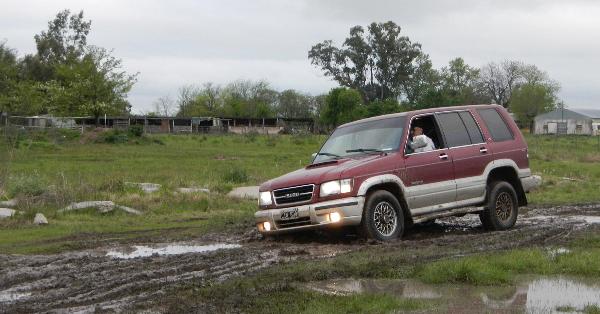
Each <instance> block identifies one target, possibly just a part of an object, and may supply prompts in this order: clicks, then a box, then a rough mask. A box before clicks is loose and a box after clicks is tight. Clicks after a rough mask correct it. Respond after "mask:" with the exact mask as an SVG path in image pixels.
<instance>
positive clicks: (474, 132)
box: [459, 111, 484, 144]
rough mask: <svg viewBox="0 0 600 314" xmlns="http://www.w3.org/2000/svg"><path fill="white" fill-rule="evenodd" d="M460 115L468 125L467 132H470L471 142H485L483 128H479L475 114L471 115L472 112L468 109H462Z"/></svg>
mask: <svg viewBox="0 0 600 314" xmlns="http://www.w3.org/2000/svg"><path fill="white" fill-rule="evenodd" d="M459 115H460V117H461V118H462V120H463V122H464V123H465V126H466V127H467V132H469V137H470V138H471V143H472V144H479V143H483V142H484V140H483V135H481V130H480V129H479V126H478V125H477V123H476V122H475V119H473V116H472V115H471V113H470V112H468V111H462V112H460V113H459Z"/></svg>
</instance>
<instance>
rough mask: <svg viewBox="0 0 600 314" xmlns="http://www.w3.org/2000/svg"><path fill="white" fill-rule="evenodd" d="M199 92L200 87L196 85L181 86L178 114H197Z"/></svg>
mask: <svg viewBox="0 0 600 314" xmlns="http://www.w3.org/2000/svg"><path fill="white" fill-rule="evenodd" d="M198 94H199V92H198V88H197V87H196V86H194V85H185V86H182V87H180V88H179V93H178V95H177V107H178V111H177V116H180V117H190V116H193V115H195V114H194V113H195V112H196V111H197V108H196V105H197V103H196V98H197V97H198Z"/></svg>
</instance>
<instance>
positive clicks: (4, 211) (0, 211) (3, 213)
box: [0, 208, 17, 219]
mask: <svg viewBox="0 0 600 314" xmlns="http://www.w3.org/2000/svg"><path fill="white" fill-rule="evenodd" d="M16 213H17V211H16V210H14V209H10V208H0V219H1V218H8V217H12V216H14V215H15V214H16Z"/></svg>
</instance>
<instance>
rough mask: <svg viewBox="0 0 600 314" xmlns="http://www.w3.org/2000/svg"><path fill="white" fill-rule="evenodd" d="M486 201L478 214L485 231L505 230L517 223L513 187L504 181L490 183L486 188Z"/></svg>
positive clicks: (517, 212)
mask: <svg viewBox="0 0 600 314" xmlns="http://www.w3.org/2000/svg"><path fill="white" fill-rule="evenodd" d="M487 192H488V199H487V202H486V204H485V207H484V209H483V212H481V214H479V219H480V220H481V224H482V225H483V228H484V229H486V230H506V229H510V228H512V227H513V226H514V225H515V223H516V222H517V215H518V214H519V202H518V199H517V192H515V189H514V188H513V186H512V185H511V184H510V183H508V182H505V181H496V182H492V183H491V184H490V185H489V186H488V191H487Z"/></svg>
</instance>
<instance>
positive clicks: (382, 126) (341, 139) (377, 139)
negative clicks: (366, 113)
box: [313, 117, 405, 163]
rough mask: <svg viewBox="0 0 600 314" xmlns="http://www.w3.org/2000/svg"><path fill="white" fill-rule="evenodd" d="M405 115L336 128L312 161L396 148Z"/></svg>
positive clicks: (316, 161)
mask: <svg viewBox="0 0 600 314" xmlns="http://www.w3.org/2000/svg"><path fill="white" fill-rule="evenodd" d="M404 118H405V117H395V118H388V119H382V120H375V121H369V122H364V123H359V124H354V125H350V126H346V127H342V128H338V129H336V130H335V131H334V132H333V134H331V136H330V137H329V138H328V139H327V142H325V144H324V145H323V147H321V150H320V151H319V152H318V153H317V156H315V159H314V160H313V163H318V162H323V161H326V160H330V159H335V158H340V157H345V156H351V155H358V154H368V153H381V152H387V151H393V150H397V149H398V147H399V146H400V139H401V137H402V130H403V128H404Z"/></svg>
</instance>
